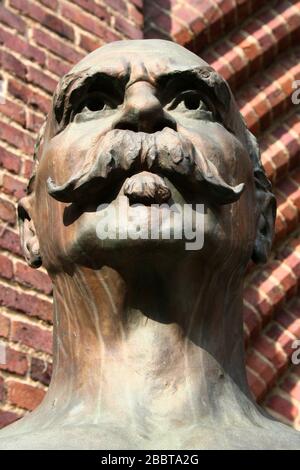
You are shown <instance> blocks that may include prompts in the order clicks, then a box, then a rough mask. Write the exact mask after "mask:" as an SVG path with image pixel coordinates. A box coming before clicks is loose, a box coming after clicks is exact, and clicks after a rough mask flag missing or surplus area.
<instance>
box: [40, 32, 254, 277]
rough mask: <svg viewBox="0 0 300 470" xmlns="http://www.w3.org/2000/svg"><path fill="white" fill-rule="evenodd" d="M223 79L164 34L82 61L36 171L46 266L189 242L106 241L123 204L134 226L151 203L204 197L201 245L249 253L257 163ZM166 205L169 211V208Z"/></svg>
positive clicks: (58, 100) (62, 96)
mask: <svg viewBox="0 0 300 470" xmlns="http://www.w3.org/2000/svg"><path fill="white" fill-rule="evenodd" d="M216 77H217V75H216V74H215V72H213V71H212V69H211V68H210V67H208V65H207V64H206V63H205V62H203V61H202V60H201V59H199V58H198V57H197V56H195V55H194V54H192V53H191V52H189V51H186V50H184V49H183V48H181V47H180V46H177V45H176V44H173V43H170V42H166V41H126V42H120V43H113V44H111V45H108V46H105V47H103V48H101V49H98V50H97V51H95V52H94V53H92V54H90V55H89V56H87V58H86V59H84V60H83V61H81V62H80V63H79V64H78V65H77V66H75V68H74V69H73V70H72V71H71V74H70V75H68V76H67V77H66V78H65V80H64V81H63V83H62V88H61V90H58V94H57V95H56V96H55V99H54V109H53V112H52V114H51V116H50V117H49V120H50V121H49V123H48V127H47V131H46V137H45V142H44V145H43V152H42V155H41V157H40V163H39V167H38V171H37V175H36V182H35V192H34V211H33V216H32V217H33V221H34V224H35V226H36V230H37V235H38V238H39V241H40V244H41V252H42V257H43V262H44V265H45V266H46V268H48V269H49V270H50V271H51V269H54V267H55V266H56V265H57V264H59V263H60V262H62V263H65V262H70V263H89V260H91V261H94V260H95V259H97V258H101V256H102V255H103V253H106V255H107V253H113V252H114V251H115V250H116V249H117V251H118V253H120V250H122V249H125V250H128V249H133V250H135V249H136V250H139V251H140V253H141V254H142V253H143V252H144V250H147V249H152V248H153V247H154V246H155V249H158V250H162V249H169V247H170V246H171V247H172V250H173V249H174V250H179V251H180V250H181V251H182V252H183V251H184V246H185V240H184V239H177V240H168V239H165V240H160V241H157V240H155V241H153V240H151V239H148V240H137V239H131V238H130V237H128V238H123V239H122V240H116V239H108V240H100V239H99V232H100V231H101V227H104V224H105V223H106V222H107V213H108V212H109V210H110V209H111V208H114V207H116V206H117V205H118V204H119V202H120V201H122V203H123V204H124V203H125V206H126V216H125V217H126V223H127V225H128V224H129V226H130V224H131V223H133V221H134V223H136V220H137V215H138V218H139V222H140V225H141V226H146V225H147V224H148V222H149V218H150V208H151V206H152V205H153V204H156V205H157V204H158V205H159V204H161V203H164V204H167V205H168V206H171V205H174V204H178V205H179V206H180V207H182V208H183V207H184V205H185V204H192V205H193V206H192V210H193V211H194V212H195V210H196V209H195V208H196V204H204V212H205V216H204V246H203V249H202V253H205V256H208V255H209V254H214V253H220V256H222V253H225V252H226V256H228V253H230V252H232V253H234V254H235V256H236V259H237V262H240V259H242V258H243V257H245V253H246V257H247V256H248V257H249V256H250V255H251V249H252V244H253V240H254V237H255V226H256V220H255V217H256V216H255V214H254V212H255V211H254V210H252V211H249V207H252V208H254V207H255V198H254V185H253V169H252V164H251V161H250V158H249V155H248V153H247V151H246V149H245V148H244V147H243V145H242V144H241V142H240V141H239V140H238V139H237V138H236V137H235V136H234V135H233V133H232V132H230V131H229V130H227V129H226V128H225V127H224V124H223V122H222V117H221V116H222V115H223V114H224V109H225V103H222V98H220V96H219V97H217V96H216V94H215V92H214V85H213V82H214V80H215V78H216ZM221 108H222V109H221ZM243 184H244V185H243ZM136 203H139V204H142V205H144V206H146V207H147V208H148V209H146V210H144V211H142V212H141V211H140V210H139V208H137V207H135V204H136ZM103 204H107V205H108V206H107V209H106V210H104V209H102V208H101V207H102V206H101V205H103ZM99 206H101V207H100V210H97V208H98V207H99ZM122 207H123V208H124V205H123V206H122ZM107 211H108V212H107ZM137 211H139V212H137ZM157 211H158V213H159V214H160V217H161V220H163V218H164V217H165V214H166V211H165V209H164V210H162V209H160V208H159V207H158V208H157ZM123 215H124V214H123ZM123 222H124V218H123ZM120 223H122V222H120ZM172 223H174V224H176V223H177V222H172ZM101 224H102V225H101ZM149 227H150V224H149ZM173 229H176V227H173Z"/></svg>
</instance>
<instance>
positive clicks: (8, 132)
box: [0, 121, 35, 154]
mask: <svg viewBox="0 0 300 470" xmlns="http://www.w3.org/2000/svg"><path fill="white" fill-rule="evenodd" d="M0 139H3V140H5V141H6V142H8V143H9V144H11V145H13V146H14V147H16V148H18V149H20V150H23V152H25V153H27V154H32V153H33V147H34V142H35V140H34V138H33V137H31V135H29V134H27V133H25V132H23V131H22V130H20V129H19V128H17V127H14V126H11V125H10V124H6V123H5V122H3V121H2V122H0Z"/></svg>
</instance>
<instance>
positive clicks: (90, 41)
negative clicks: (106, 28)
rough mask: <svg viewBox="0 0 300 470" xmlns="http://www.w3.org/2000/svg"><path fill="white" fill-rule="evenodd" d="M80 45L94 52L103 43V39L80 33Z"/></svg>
mask: <svg viewBox="0 0 300 470" xmlns="http://www.w3.org/2000/svg"><path fill="white" fill-rule="evenodd" d="M79 45H80V47H82V48H83V49H85V50H86V51H88V52H92V51H94V50H95V49H97V48H98V47H100V46H101V45H102V41H101V40H100V39H98V38H93V37H90V36H87V35H86V34H81V35H80V44H79Z"/></svg>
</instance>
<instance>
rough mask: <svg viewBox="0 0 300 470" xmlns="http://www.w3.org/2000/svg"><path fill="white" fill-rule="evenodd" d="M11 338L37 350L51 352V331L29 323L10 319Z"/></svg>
mask: <svg viewBox="0 0 300 470" xmlns="http://www.w3.org/2000/svg"><path fill="white" fill-rule="evenodd" d="M11 340H12V341H19V342H21V343H22V344H26V346H30V347H31V348H33V349H35V350H38V351H44V352H47V353H49V354H51V353H52V333H51V332H50V331H48V330H45V329H42V328H40V327H39V326H35V325H32V324H30V323H24V322H21V321H12V324H11Z"/></svg>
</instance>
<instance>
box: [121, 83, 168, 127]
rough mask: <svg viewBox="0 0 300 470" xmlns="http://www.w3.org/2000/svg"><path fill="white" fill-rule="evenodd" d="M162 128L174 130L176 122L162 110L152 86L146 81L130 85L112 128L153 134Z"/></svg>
mask: <svg viewBox="0 0 300 470" xmlns="http://www.w3.org/2000/svg"><path fill="white" fill-rule="evenodd" d="M164 127H171V128H172V129H176V122H175V121H174V119H173V118H172V117H171V116H170V115H168V113H167V112H166V111H165V110H164V108H163V106H162V104H161V102H160V100H159V98H158V97H157V96H156V93H155V88H154V86H152V85H151V84H150V83H148V82H146V81H139V82H135V83H133V84H132V85H130V86H129V87H128V88H127V90H126V93H125V100H124V108H123V112H122V114H121V116H120V117H119V119H118V121H117V122H116V123H115V125H114V128H115V129H128V130H132V131H134V132H146V133H153V132H157V131H160V130H162V129H163V128H164Z"/></svg>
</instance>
